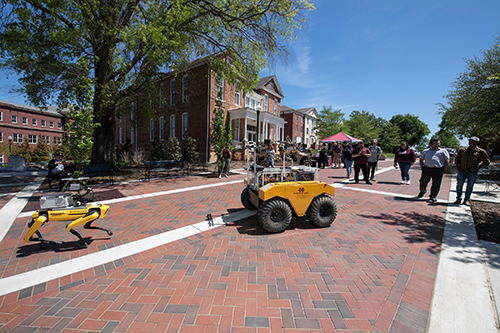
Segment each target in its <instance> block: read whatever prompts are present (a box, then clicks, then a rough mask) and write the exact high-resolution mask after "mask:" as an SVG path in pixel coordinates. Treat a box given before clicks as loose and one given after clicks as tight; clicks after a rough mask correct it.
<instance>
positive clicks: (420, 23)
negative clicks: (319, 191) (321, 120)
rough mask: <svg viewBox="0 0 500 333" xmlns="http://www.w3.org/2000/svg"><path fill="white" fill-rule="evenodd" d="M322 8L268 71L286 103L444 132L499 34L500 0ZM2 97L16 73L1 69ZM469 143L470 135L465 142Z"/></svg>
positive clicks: (329, 1) (324, 4) (347, 1)
mask: <svg viewBox="0 0 500 333" xmlns="http://www.w3.org/2000/svg"><path fill="white" fill-rule="evenodd" d="M312 2H313V3H314V5H315V6H316V10H315V11H312V12H310V13H309V15H308V25H307V26H306V27H305V28H304V29H302V30H300V31H299V32H298V39H297V40H296V41H294V42H293V43H292V44H291V45H290V48H289V49H290V51H291V53H292V54H293V55H294V61H292V62H290V63H288V64H286V65H284V64H277V66H276V67H275V69H274V70H272V71H269V70H264V71H262V72H261V75H262V76H267V75H270V74H276V76H277V78H278V81H279V83H280V85H281V88H282V89H283V93H284V95H285V99H284V100H283V101H282V103H283V104H284V105H287V106H289V107H291V108H295V109H299V108H305V107H315V108H316V109H317V110H318V111H320V110H322V109H323V106H331V107H332V108H333V109H342V112H344V113H345V115H346V117H348V115H349V114H350V113H351V112H352V111H353V110H365V111H368V112H371V113H373V114H374V115H375V116H377V117H382V118H384V119H387V120H389V119H390V118H391V117H392V116H393V115H396V114H405V113H410V114H414V115H417V116H419V117H420V119H421V120H422V121H423V122H425V123H426V124H428V126H429V129H430V130H431V133H435V132H436V131H438V129H439V128H438V124H439V122H440V120H441V116H440V115H438V114H437V112H438V107H437V105H436V103H439V102H445V100H444V98H443V96H444V95H446V93H447V92H448V90H449V89H450V88H451V87H450V84H451V83H452V82H453V81H454V80H455V78H456V77H457V76H458V75H459V74H460V73H461V72H463V71H465V69H466V67H465V62H464V59H468V58H472V57H473V56H474V55H477V56H479V55H480V53H481V50H484V49H488V48H490V47H491V46H492V45H493V43H494V40H495V37H496V36H499V35H500V16H499V13H500V0H478V1H470V0H468V1H465V0H421V1H416V0H412V1H408V0H383V1H381V0H313V1H312ZM1 75H2V76H1V78H0V99H1V100H6V101H11V102H16V103H25V98H24V97H23V96H18V95H13V94H10V93H9V90H10V89H11V87H12V85H13V84H16V83H17V80H16V76H12V75H11V76H9V77H8V78H7V76H6V73H5V72H2V73H1ZM462 143H463V144H466V143H467V141H466V140H462Z"/></svg>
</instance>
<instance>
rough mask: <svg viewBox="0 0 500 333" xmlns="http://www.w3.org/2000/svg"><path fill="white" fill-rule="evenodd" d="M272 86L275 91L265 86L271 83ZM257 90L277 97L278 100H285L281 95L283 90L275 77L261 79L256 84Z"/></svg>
mask: <svg viewBox="0 0 500 333" xmlns="http://www.w3.org/2000/svg"><path fill="white" fill-rule="evenodd" d="M271 81H272V83H273V84H274V87H275V90H271V89H269V88H268V87H266V85H267V84H268V83H269V82H271ZM257 89H260V90H263V91H265V92H268V93H269V94H272V95H275V96H276V97H279V98H280V99H283V98H285V96H284V95H283V90H281V86H280V84H279V82H278V78H277V77H276V75H271V76H266V77H263V78H261V79H260V80H259V82H257Z"/></svg>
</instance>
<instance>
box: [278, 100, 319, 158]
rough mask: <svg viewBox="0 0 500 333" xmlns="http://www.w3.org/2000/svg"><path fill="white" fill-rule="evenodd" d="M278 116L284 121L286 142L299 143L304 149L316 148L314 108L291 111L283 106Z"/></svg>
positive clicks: (316, 116) (316, 113)
mask: <svg viewBox="0 0 500 333" xmlns="http://www.w3.org/2000/svg"><path fill="white" fill-rule="evenodd" d="M280 114H281V117H283V119H284V120H285V121H286V124H285V138H286V139H287V140H290V141H293V142H295V143H301V144H303V145H304V147H306V148H311V147H312V148H316V145H317V141H318V137H317V130H316V123H317V120H318V112H317V111H316V108H313V107H311V108H304V109H292V108H290V107H288V106H286V105H283V106H282V107H281V112H280Z"/></svg>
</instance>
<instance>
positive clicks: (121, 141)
mask: <svg viewBox="0 0 500 333" xmlns="http://www.w3.org/2000/svg"><path fill="white" fill-rule="evenodd" d="M122 132H123V131H122V128H121V127H120V128H119V129H118V137H119V138H120V144H123V133H122Z"/></svg>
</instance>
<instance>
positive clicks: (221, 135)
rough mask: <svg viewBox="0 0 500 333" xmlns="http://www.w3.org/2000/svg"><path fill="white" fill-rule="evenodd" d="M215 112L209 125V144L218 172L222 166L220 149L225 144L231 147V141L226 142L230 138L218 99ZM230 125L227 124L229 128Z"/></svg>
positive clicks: (220, 102)
mask: <svg viewBox="0 0 500 333" xmlns="http://www.w3.org/2000/svg"><path fill="white" fill-rule="evenodd" d="M219 97H220V96H219ZM215 105H216V107H215V110H214V115H213V117H212V121H211V124H210V129H211V133H210V143H211V144H212V149H213V150H214V152H215V155H216V156H217V168H218V171H220V168H221V166H222V164H221V162H222V148H223V147H224V146H225V145H226V143H229V145H231V140H230V141H228V139H230V138H231V136H230V134H229V135H228V133H230V131H228V130H227V129H226V126H225V124H226V121H225V120H224V118H225V117H224V115H225V112H224V108H223V106H222V101H221V99H220V98H218V99H217V100H216V101H215ZM230 125H231V123H229V126H230Z"/></svg>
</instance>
